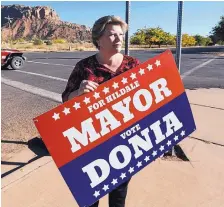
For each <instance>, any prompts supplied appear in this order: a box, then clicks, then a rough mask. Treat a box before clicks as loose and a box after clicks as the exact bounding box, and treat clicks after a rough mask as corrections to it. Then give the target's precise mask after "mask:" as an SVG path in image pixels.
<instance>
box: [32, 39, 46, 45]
mask: <svg viewBox="0 0 224 207" xmlns="http://www.w3.org/2000/svg"><path fill="white" fill-rule="evenodd" d="M33 44H34V45H42V44H44V42H43V41H42V40H41V39H34V40H33Z"/></svg>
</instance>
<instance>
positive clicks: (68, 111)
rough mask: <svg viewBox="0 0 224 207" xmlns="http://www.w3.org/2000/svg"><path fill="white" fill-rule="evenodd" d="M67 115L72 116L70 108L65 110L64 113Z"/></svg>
mask: <svg viewBox="0 0 224 207" xmlns="http://www.w3.org/2000/svg"><path fill="white" fill-rule="evenodd" d="M62 112H63V113H64V114H65V115H67V114H70V108H64V111H62Z"/></svg>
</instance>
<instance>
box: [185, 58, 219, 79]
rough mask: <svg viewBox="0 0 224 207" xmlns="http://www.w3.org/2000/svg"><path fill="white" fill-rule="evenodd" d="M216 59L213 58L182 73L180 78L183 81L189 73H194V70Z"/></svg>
mask: <svg viewBox="0 0 224 207" xmlns="http://www.w3.org/2000/svg"><path fill="white" fill-rule="evenodd" d="M217 57H218V56H217ZM217 57H215V58H213V59H211V60H208V61H206V62H204V63H201V64H200V65H198V66H196V67H194V68H192V69H191V70H189V71H186V72H185V73H183V74H182V75H181V78H182V79H184V78H185V77H186V76H188V75H190V74H191V73H193V72H195V71H196V70H198V69H200V68H202V67H203V66H205V65H207V64H209V63H210V62H212V61H213V60H215V59H216V58H217Z"/></svg>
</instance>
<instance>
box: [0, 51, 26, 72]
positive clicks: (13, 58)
mask: <svg viewBox="0 0 224 207" xmlns="http://www.w3.org/2000/svg"><path fill="white" fill-rule="evenodd" d="M25 61H26V57H24V56H23V52H21V51H19V50H14V49H2V50H1V66H2V68H6V67H8V66H9V65H10V66H11V67H12V68H13V69H14V70H16V69H21V68H22V67H23V66H24V63H25Z"/></svg>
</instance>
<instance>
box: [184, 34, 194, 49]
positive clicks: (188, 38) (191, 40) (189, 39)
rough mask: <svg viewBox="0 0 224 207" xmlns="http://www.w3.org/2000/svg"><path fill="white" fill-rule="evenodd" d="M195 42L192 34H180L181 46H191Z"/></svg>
mask: <svg viewBox="0 0 224 207" xmlns="http://www.w3.org/2000/svg"><path fill="white" fill-rule="evenodd" d="M195 44H196V40H195V38H194V37H193V36H190V35H188V34H183V35H182V46H183V47H186V46H193V45H195Z"/></svg>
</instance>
